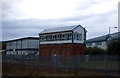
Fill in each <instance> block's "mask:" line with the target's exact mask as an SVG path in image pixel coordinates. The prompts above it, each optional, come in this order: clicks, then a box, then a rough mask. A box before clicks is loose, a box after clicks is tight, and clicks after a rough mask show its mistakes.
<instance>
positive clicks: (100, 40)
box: [86, 32, 120, 50]
mask: <svg viewBox="0 0 120 78" xmlns="http://www.w3.org/2000/svg"><path fill="white" fill-rule="evenodd" d="M111 40H120V32H117V33H113V34H110V35H104V36H100V37H96V38H92V39H88V40H87V41H86V47H94V46H97V47H99V48H102V49H104V50H106V49H107V44H108V43H109V42H110V41H111Z"/></svg>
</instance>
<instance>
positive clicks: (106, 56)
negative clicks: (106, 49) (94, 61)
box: [105, 55, 108, 75]
mask: <svg viewBox="0 0 120 78" xmlns="http://www.w3.org/2000/svg"><path fill="white" fill-rule="evenodd" d="M105 73H106V75H107V74H108V55H105Z"/></svg>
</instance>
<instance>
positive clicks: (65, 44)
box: [39, 25, 87, 56]
mask: <svg viewBox="0 0 120 78" xmlns="http://www.w3.org/2000/svg"><path fill="white" fill-rule="evenodd" d="M86 32H87V31H86V30H85V28H83V27H82V26H81V25H74V26H65V27H57V28H51V29H45V30H43V31H42V32H40V33H39V38H40V40H39V41H40V42H39V45H40V55H41V56H48V55H52V54H59V55H63V56H64V55H65V56H66V55H75V54H76V55H77V54H80V53H81V54H84V43H85V41H86Z"/></svg>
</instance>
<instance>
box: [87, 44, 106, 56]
mask: <svg viewBox="0 0 120 78" xmlns="http://www.w3.org/2000/svg"><path fill="white" fill-rule="evenodd" d="M104 53H105V51H104V50H103V49H101V48H98V47H97V46H95V47H86V48H85V54H86V55H98V54H104Z"/></svg>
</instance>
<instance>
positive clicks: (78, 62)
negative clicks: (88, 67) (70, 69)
mask: <svg viewBox="0 0 120 78" xmlns="http://www.w3.org/2000/svg"><path fill="white" fill-rule="evenodd" d="M78 70H80V55H78Z"/></svg>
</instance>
